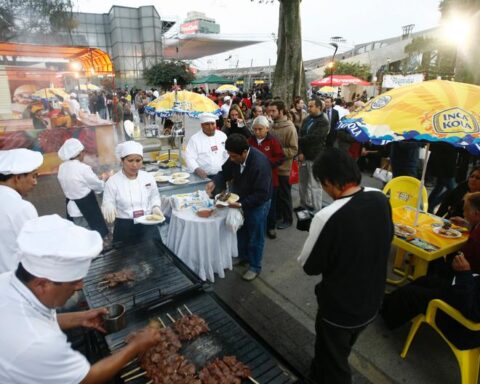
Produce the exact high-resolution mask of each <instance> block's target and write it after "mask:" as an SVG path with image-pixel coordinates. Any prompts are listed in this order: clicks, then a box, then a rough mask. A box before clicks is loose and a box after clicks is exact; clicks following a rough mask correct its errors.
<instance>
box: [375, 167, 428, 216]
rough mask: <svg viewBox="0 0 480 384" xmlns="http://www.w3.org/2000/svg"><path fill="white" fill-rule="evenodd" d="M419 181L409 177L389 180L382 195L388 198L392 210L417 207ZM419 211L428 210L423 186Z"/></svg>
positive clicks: (425, 191) (426, 196)
mask: <svg viewBox="0 0 480 384" xmlns="http://www.w3.org/2000/svg"><path fill="white" fill-rule="evenodd" d="M419 189H420V180H418V179H416V178H414V177H410V176H399V177H395V178H394V179H392V180H390V181H389V182H388V183H387V185H385V187H384V188H383V193H385V195H387V196H388V197H389V200H390V205H391V206H392V208H396V207H401V206H404V205H408V206H410V207H414V208H416V207H417V201H418V191H419ZM420 209H421V210H423V211H425V212H426V211H427V210H428V195H427V189H426V188H425V186H424V187H423V190H422V204H421V205H420Z"/></svg>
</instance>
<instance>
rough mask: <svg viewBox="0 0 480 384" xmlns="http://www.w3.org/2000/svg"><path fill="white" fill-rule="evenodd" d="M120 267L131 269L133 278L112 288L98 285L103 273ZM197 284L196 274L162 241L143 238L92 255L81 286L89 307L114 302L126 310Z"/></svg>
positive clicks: (168, 298)
mask: <svg viewBox="0 0 480 384" xmlns="http://www.w3.org/2000/svg"><path fill="white" fill-rule="evenodd" d="M124 268H128V269H131V270H132V271H133V272H134V274H135V280H134V281H131V282H127V283H122V284H119V285H117V286H116V287H113V288H108V287H105V286H102V285H99V283H100V282H101V281H103V280H104V276H105V274H107V273H111V272H117V271H120V270H122V269H124ZM201 285H202V283H201V281H200V280H199V278H198V277H196V276H195V275H194V274H193V273H192V272H191V271H190V270H189V269H188V267H186V266H185V265H184V264H183V263H182V262H181V261H180V260H179V259H178V258H177V257H176V256H174V255H173V254H172V253H171V252H170V251H169V250H168V249H167V248H166V247H165V246H164V245H163V244H156V243H154V242H153V241H147V242H144V243H140V244H136V245H134V246H130V247H124V248H122V249H120V250H115V251H112V252H110V253H108V254H106V255H104V256H101V257H99V258H97V259H95V260H94V261H93V262H92V265H91V266H90V270H89V271H88V275H87V277H85V279H84V288H83V290H84V292H85V297H86V299H87V302H88V305H89V306H90V308H97V307H102V306H108V305H110V304H116V303H118V304H123V305H125V307H126V309H127V311H128V310H130V309H132V308H133V307H144V306H148V305H151V304H156V303H161V302H164V301H167V300H170V299H171V298H172V297H173V296H176V295H179V294H182V293H185V292H187V291H190V290H195V289H199V288H200V287H201Z"/></svg>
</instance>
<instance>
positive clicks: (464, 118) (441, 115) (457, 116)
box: [433, 108, 479, 134]
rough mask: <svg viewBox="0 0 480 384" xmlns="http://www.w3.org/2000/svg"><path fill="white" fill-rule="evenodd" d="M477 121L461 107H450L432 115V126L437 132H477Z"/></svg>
mask: <svg viewBox="0 0 480 384" xmlns="http://www.w3.org/2000/svg"><path fill="white" fill-rule="evenodd" d="M478 125H479V124H478V121H477V119H476V118H475V116H473V115H472V114H471V113H469V112H467V111H465V110H463V109H462V108H450V109H446V110H444V111H441V112H438V113H436V114H435V115H433V128H434V129H435V131H436V132H438V133H460V132H464V133H470V134H471V133H478V132H479V127H478Z"/></svg>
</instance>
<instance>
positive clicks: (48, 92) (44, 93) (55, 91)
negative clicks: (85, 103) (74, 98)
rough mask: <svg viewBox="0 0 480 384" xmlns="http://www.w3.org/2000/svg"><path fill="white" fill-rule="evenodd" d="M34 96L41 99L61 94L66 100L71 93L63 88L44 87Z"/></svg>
mask: <svg viewBox="0 0 480 384" xmlns="http://www.w3.org/2000/svg"><path fill="white" fill-rule="evenodd" d="M32 96H34V97H39V98H41V99H53V98H55V97H57V96H60V97H61V98H62V99H63V100H66V99H68V98H69V97H70V95H69V94H68V93H67V92H65V90H64V89H63V88H42V89H39V90H38V91H36V92H34V93H33V94H32Z"/></svg>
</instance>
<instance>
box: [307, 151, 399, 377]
mask: <svg viewBox="0 0 480 384" xmlns="http://www.w3.org/2000/svg"><path fill="white" fill-rule="evenodd" d="M313 175H314V177H315V178H317V180H319V181H320V183H321V184H322V187H323V190H324V191H325V192H327V193H328V194H329V195H330V197H332V199H333V200H334V201H333V203H332V204H330V205H329V206H328V207H326V208H324V209H322V210H321V211H319V212H318V213H316V214H315V216H314V218H313V220H312V223H311V226H310V232H309V235H308V238H307V240H306V241H305V244H304V246H303V249H302V252H301V254H300V256H299V257H298V261H299V263H300V264H301V265H302V266H303V270H304V271H305V273H306V274H307V275H321V281H320V282H319V283H318V284H317V285H316V287H315V294H316V296H317V302H318V312H317V318H316V321H315V331H316V340H315V356H314V358H313V361H312V365H311V369H310V374H309V378H310V379H311V380H312V381H313V382H315V383H319V384H350V383H351V382H352V378H351V370H350V366H349V364H348V356H349V355H350V351H351V349H352V347H353V345H354V344H355V342H356V340H357V338H358V336H359V335H360V333H361V332H362V331H363V330H364V329H365V328H366V327H367V326H368V324H370V323H371V322H373V321H374V320H375V318H376V317H377V314H378V312H379V308H380V306H381V303H382V299H383V293H384V289H385V279H386V273H387V260H388V256H389V253H390V246H391V242H392V238H393V222H392V211H391V208H390V203H389V202H388V199H387V197H386V196H385V195H384V194H383V193H382V192H381V191H379V190H376V189H371V188H364V187H362V186H361V184H360V183H361V178H362V175H361V173H360V170H359V168H358V166H357V164H356V163H355V161H354V160H353V159H352V158H351V157H350V156H349V155H348V154H347V153H345V152H344V151H341V150H340V149H338V148H327V149H326V150H325V152H324V153H323V154H322V155H320V157H317V159H316V160H315V162H314V164H313ZM345 239H348V241H346V240H345Z"/></svg>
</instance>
